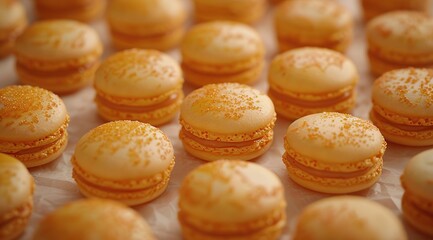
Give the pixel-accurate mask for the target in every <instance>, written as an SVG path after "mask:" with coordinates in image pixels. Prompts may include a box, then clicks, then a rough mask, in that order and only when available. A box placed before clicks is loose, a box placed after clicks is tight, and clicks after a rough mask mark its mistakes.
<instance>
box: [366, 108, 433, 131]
mask: <svg viewBox="0 0 433 240" xmlns="http://www.w3.org/2000/svg"><path fill="white" fill-rule="evenodd" d="M372 113H373V118H376V120H377V121H380V122H383V123H385V124H387V125H390V126H392V127H395V128H398V129H400V130H404V131H409V132H422V131H430V130H433V126H409V125H404V124H399V123H394V122H391V121H390V120H388V119H386V118H384V117H382V116H381V115H380V114H379V113H378V112H376V111H374V110H373V111H372Z"/></svg>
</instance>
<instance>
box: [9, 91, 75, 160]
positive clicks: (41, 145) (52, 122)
mask: <svg viewBox="0 0 433 240" xmlns="http://www.w3.org/2000/svg"><path fill="white" fill-rule="evenodd" d="M0 116H1V117H0V153H6V154H9V155H11V156H13V157H15V158H17V159H19V160H20V161H22V162H23V163H24V165H26V167H36V166H40V165H43V164H46V163H49V162H51V161H53V160H55V159H56V158H57V157H59V156H60V155H61V154H62V153H63V151H64V150H65V148H66V145H67V143H68V131H67V128H68V123H69V115H68V112H67V111H66V107H65V105H64V103H63V101H62V99H60V98H59V97H58V96H57V95H55V94H54V93H52V92H49V91H47V90H45V89H42V88H38V87H32V86H9V87H4V88H0Z"/></svg>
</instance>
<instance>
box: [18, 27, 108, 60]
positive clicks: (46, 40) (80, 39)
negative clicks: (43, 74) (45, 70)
mask: <svg viewBox="0 0 433 240" xmlns="http://www.w3.org/2000/svg"><path fill="white" fill-rule="evenodd" d="M100 48H101V41H100V39H99V36H98V34H97V33H96V31H95V30H93V28H91V27H90V26H88V25H87V24H84V23H80V22H77V21H73V20H46V21H38V22H35V23H34V24H32V25H30V26H29V27H28V28H27V29H26V30H25V31H24V32H23V34H22V35H20V36H19V37H18V38H17V40H16V43H15V52H16V53H17V54H19V55H22V56H25V57H28V58H36V59H42V60H50V61H56V60H67V59H74V58H80V57H83V56H85V55H88V54H92V53H94V52H95V51H96V50H100Z"/></svg>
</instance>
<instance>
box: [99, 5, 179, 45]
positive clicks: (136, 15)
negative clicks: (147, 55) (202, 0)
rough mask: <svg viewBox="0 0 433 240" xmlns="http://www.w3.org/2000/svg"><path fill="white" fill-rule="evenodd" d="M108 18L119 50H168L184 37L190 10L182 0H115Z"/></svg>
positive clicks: (110, 7)
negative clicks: (188, 10) (187, 9)
mask: <svg viewBox="0 0 433 240" xmlns="http://www.w3.org/2000/svg"><path fill="white" fill-rule="evenodd" d="M106 17H107V23H108V26H109V29H110V33H111V40H112V43H113V45H114V47H116V48H117V49H128V48H144V49H157V50H161V51H165V50H169V49H171V48H173V47H175V46H176V45H177V44H178V43H179V41H180V40H181V39H182V37H183V34H184V32H185V22H186V18H187V11H186V7H185V2H184V1H182V0H140V1H137V0H111V1H109V2H108V6H107V13H106Z"/></svg>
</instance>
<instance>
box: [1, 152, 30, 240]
mask: <svg viewBox="0 0 433 240" xmlns="http://www.w3.org/2000/svg"><path fill="white" fill-rule="evenodd" d="M33 188H34V181H33V177H32V176H31V175H30V173H29V171H28V170H27V168H26V166H24V164H22V163H21V162H20V161H19V160H17V159H15V158H13V157H11V156H9V155H6V154H2V153H0V239H2V240H12V239H16V238H17V237H18V236H19V235H21V233H22V232H23V231H24V230H25V228H26V226H27V222H28V220H29V218H30V216H31V214H32V211H33Z"/></svg>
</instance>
